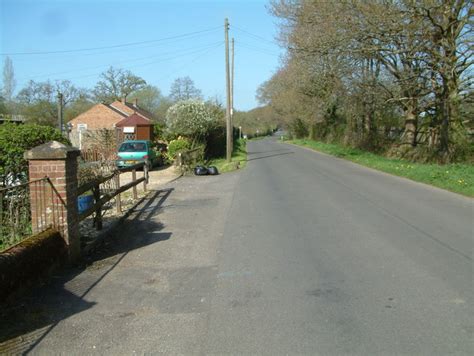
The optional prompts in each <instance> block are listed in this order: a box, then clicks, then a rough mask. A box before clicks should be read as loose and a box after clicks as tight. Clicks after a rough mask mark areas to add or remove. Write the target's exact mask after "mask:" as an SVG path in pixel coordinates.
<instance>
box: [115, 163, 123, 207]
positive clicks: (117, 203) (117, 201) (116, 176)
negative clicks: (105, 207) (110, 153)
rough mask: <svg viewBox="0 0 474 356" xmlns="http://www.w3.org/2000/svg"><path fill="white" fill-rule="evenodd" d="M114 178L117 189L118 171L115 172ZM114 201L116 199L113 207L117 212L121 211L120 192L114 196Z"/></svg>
mask: <svg viewBox="0 0 474 356" xmlns="http://www.w3.org/2000/svg"><path fill="white" fill-rule="evenodd" d="M114 180H115V189H119V188H120V172H117V174H115V176H114ZM115 201H116V205H115V207H116V208H117V213H121V212H122V200H121V199H120V194H117V195H116V196H115Z"/></svg>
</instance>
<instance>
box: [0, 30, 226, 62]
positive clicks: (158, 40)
mask: <svg viewBox="0 0 474 356" xmlns="http://www.w3.org/2000/svg"><path fill="white" fill-rule="evenodd" d="M217 29H220V26H217V27H212V28H209V29H206V30H202V31H195V32H189V33H184V34H181V35H176V36H170V37H164V38H159V39H155V40H148V41H140V42H129V43H122V44H116V45H112V46H102V47H90V48H79V49H68V50H56V51H37V52H11V53H0V55H2V56H22V55H44V54H60V53H77V52H87V51H97V50H103V49H112V48H121V47H130V46H137V45H141V44H148V43H156V42H161V41H169V40H174V39H178V38H183V37H189V36H192V35H196V34H201V33H205V32H211V31H215V30H217Z"/></svg>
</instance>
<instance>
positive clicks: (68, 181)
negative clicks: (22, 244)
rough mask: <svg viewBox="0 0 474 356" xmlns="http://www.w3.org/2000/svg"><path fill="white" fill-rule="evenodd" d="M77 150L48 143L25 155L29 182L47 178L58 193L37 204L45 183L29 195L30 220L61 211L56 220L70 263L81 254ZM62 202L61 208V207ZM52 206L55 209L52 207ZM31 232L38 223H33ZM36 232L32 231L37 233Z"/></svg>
mask: <svg viewBox="0 0 474 356" xmlns="http://www.w3.org/2000/svg"><path fill="white" fill-rule="evenodd" d="M79 155H80V151H79V150H78V149H77V148H75V147H69V146H66V145H64V144H62V143H60V142H57V141H50V142H48V143H45V144H43V145H40V146H36V147H34V148H32V149H31V150H29V151H27V152H25V154H24V156H25V159H26V160H28V165H29V180H35V179H41V178H44V177H49V179H50V181H51V183H52V185H53V186H54V188H55V190H56V191H57V193H58V194H59V197H60V198H59V197H57V198H56V199H53V200H52V202H51V203H49V202H44V201H40V200H41V199H38V197H40V196H42V195H43V196H46V194H47V191H46V189H48V188H49V187H48V184H38V185H36V187H35V188H34V189H38V190H39V191H35V192H34V193H32V194H30V205H31V207H30V208H31V217H32V220H34V219H35V217H38V216H42V215H43V214H47V213H49V211H51V210H53V211H54V209H56V208H58V209H61V211H63V210H64V214H61V217H60V218H59V219H58V220H59V230H60V232H61V235H62V236H63V238H64V240H65V242H66V245H67V248H68V254H69V260H70V261H74V260H76V259H77V258H78V257H79V256H80V253H81V243H80V236H79V227H78V212H77V157H78V156H79ZM63 203H64V206H63V205H62V204H63ZM53 204H54V206H53ZM32 226H33V229H37V228H38V226H40V224H37V221H36V222H35V221H32ZM36 232H38V231H33V233H36Z"/></svg>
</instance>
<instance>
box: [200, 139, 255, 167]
mask: <svg viewBox="0 0 474 356" xmlns="http://www.w3.org/2000/svg"><path fill="white" fill-rule="evenodd" d="M206 165H207V166H216V167H217V169H218V170H219V173H226V172H231V171H235V170H236V169H242V168H245V166H246V165H247V147H246V141H245V140H243V139H240V140H235V141H234V151H233V152H232V160H231V162H227V160H226V159H225V158H215V159H212V160H210V161H209V162H207V163H206Z"/></svg>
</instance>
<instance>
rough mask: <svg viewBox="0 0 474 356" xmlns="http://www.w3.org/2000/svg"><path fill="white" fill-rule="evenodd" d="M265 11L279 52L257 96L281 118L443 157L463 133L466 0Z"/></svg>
mask: <svg viewBox="0 0 474 356" xmlns="http://www.w3.org/2000/svg"><path fill="white" fill-rule="evenodd" d="M270 11H271V12H272V14H273V15H275V16H276V17H278V18H279V19H280V35H279V40H280V42H281V43H282V45H283V46H285V47H286V49H287V56H286V58H285V60H284V62H283V63H282V67H281V68H280V70H279V71H278V72H277V73H276V74H275V75H274V76H273V77H272V78H271V79H270V80H269V81H268V82H267V83H265V84H264V85H263V86H262V87H261V89H260V93H259V94H260V98H261V99H262V100H263V102H264V103H265V104H269V105H270V106H272V107H273V108H274V109H275V110H276V111H277V113H279V114H281V115H284V117H285V120H286V121H287V122H289V123H290V122H291V121H292V120H294V119H295V117H297V118H298V120H301V121H298V125H299V126H301V124H306V125H309V126H313V127H314V129H315V130H313V129H311V130H310V132H311V133H313V132H314V131H318V137H319V138H322V139H325V140H331V139H332V138H334V133H335V132H338V135H339V136H340V133H341V132H342V131H345V134H344V137H343V141H344V142H346V143H351V144H353V145H357V146H360V145H362V146H364V147H369V146H366V145H365V144H366V143H369V144H370V147H372V148H381V147H380V144H385V145H387V142H391V143H392V144H393V145H392V148H393V149H394V152H395V153H397V152H398V153H397V154H398V155H402V156H405V157H420V158H421V157H423V155H424V156H425V157H430V156H431V157H437V158H438V159H441V160H444V161H447V160H449V159H451V158H450V152H451V148H452V147H454V146H456V145H459V144H462V142H463V141H465V140H467V139H468V137H467V130H466V128H465V127H464V126H463V124H462V117H461V111H460V108H461V107H462V102H463V100H466V98H467V95H466V94H467V93H468V92H469V86H471V87H472V79H473V76H472V73H473V71H472V65H473V64H474V63H473V60H472V58H473V56H472V55H473V47H472V43H473V33H474V32H473V23H472V18H473V15H474V13H473V11H474V10H473V6H472V0H424V1H408V0H402V1H394V0H380V1H362V0H351V1H346V0H344V1H338V2H328V1H323V0H314V1H298V0H273V1H272V2H271V4H270ZM393 128H395V130H392V129H393ZM400 128H401V129H402V132H403V135H402V136H401V137H400V140H399V141H398V140H397V141H395V140H394V139H393V135H392V134H390V133H391V132H394V131H395V132H398V131H399V129H400ZM452 129H455V130H456V132H457V133H456V135H455V137H454V136H453V137H451V136H450V132H451V130H452ZM420 131H425V133H426V132H428V131H429V140H426V139H425V138H423V137H426V136H427V135H425V134H423V135H420ZM340 137H341V138H342V136H340ZM463 137H464V138H463ZM420 138H421V139H422V140H425V142H426V143H427V144H428V145H427V146H428V150H424V149H418V148H417V144H418V140H419V139H420ZM455 140H458V141H455ZM425 147H426V146H425ZM423 150H424V152H425V153H422V152H423ZM453 151H456V150H453ZM419 153H422V154H421V155H420V154H419Z"/></svg>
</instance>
